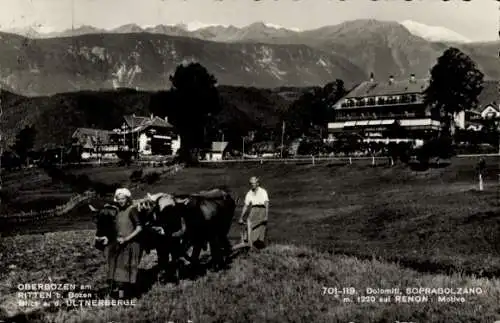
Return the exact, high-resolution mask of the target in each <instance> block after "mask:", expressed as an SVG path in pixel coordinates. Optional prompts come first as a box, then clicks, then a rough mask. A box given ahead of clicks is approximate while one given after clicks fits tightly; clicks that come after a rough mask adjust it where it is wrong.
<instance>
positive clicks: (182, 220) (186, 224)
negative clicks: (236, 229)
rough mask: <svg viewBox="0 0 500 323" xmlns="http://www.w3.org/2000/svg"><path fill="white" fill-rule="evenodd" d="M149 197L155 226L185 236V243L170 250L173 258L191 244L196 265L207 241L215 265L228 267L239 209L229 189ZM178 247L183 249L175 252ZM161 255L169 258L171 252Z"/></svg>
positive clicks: (172, 233)
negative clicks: (233, 225)
mask: <svg viewBox="0 0 500 323" xmlns="http://www.w3.org/2000/svg"><path fill="white" fill-rule="evenodd" d="M146 200H148V201H149V203H152V205H153V206H154V207H153V208H150V210H152V212H150V215H153V216H154V219H152V221H151V222H152V223H154V224H153V227H158V226H159V227H161V229H160V230H161V231H164V232H165V235H167V236H168V235H171V236H172V237H181V238H182V244H180V245H179V244H176V245H174V246H172V248H170V249H169V250H170V251H171V255H172V258H174V259H175V258H177V257H179V256H181V255H184V254H186V251H187V249H188V248H189V247H191V246H192V247H193V251H192V254H191V257H189V260H190V262H191V265H192V266H194V267H196V266H197V265H199V256H200V252H201V250H202V249H205V246H206V245H207V243H208V244H209V245H210V253H211V257H212V265H213V266H214V268H216V269H220V268H223V267H225V265H226V264H227V260H228V257H229V255H230V253H231V251H232V248H231V243H230V242H229V239H228V233H229V230H230V228H231V223H232V221H233V217H234V211H235V209H236V202H235V200H234V199H233V198H232V197H231V195H230V194H229V192H227V191H226V190H223V189H212V190H209V191H202V192H199V193H196V194H190V195H172V194H168V193H158V194H154V195H151V194H149V193H148V195H147V198H146ZM169 226H173V227H172V228H170V227H169ZM176 248H181V250H179V251H175V252H174V249H176ZM159 257H165V258H167V257H168V255H166V254H164V255H162V256H160V255H159Z"/></svg>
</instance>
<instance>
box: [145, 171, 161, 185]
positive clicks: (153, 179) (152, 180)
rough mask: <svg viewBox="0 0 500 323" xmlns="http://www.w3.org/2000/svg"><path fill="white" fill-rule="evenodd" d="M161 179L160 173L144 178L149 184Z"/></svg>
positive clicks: (153, 173)
mask: <svg viewBox="0 0 500 323" xmlns="http://www.w3.org/2000/svg"><path fill="white" fill-rule="evenodd" d="M159 179H160V173H158V172H151V173H148V174H146V175H145V176H144V179H143V181H144V182H146V183H147V184H154V183H156V182H157V181H158V180H159Z"/></svg>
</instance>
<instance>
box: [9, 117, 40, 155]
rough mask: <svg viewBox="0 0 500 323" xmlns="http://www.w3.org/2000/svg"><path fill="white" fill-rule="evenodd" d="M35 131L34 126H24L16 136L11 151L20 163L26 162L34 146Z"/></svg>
mask: <svg viewBox="0 0 500 323" xmlns="http://www.w3.org/2000/svg"><path fill="white" fill-rule="evenodd" d="M35 138H36V129H35V127H34V126H25V127H24V128H23V129H22V130H21V131H19V133H18V134H17V136H16V141H15V143H14V145H13V146H12V150H13V151H14V152H15V153H16V154H17V155H18V156H19V158H20V160H21V161H22V162H27V161H28V157H29V154H30V153H31V152H32V150H33V147H34V146H35Z"/></svg>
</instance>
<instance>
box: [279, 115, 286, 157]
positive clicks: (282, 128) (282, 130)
mask: <svg viewBox="0 0 500 323" xmlns="http://www.w3.org/2000/svg"><path fill="white" fill-rule="evenodd" d="M284 139H285V121H283V126H282V127H281V153H280V156H281V158H283V148H284V147H283V142H284Z"/></svg>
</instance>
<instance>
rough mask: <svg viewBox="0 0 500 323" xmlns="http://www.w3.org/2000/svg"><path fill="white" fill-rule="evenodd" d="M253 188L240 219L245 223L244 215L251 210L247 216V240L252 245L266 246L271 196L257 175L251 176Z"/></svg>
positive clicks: (258, 247)
mask: <svg viewBox="0 0 500 323" xmlns="http://www.w3.org/2000/svg"><path fill="white" fill-rule="evenodd" d="M250 185H251V189H250V190H249V191H248V193H247V194H246V196H245V204H244V205H243V210H242V211H241V216H240V221H239V223H240V224H241V225H244V224H245V222H244V217H245V214H246V213H247V211H250V213H249V215H248V218H247V223H246V224H247V230H246V231H247V237H246V239H247V242H248V244H249V245H250V246H251V247H256V248H257V249H261V248H264V246H265V238H266V231H267V220H268V213H269V196H268V195H267V191H266V190H265V189H264V188H262V187H260V184H259V179H258V178H257V177H255V176H253V177H251V178H250Z"/></svg>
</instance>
